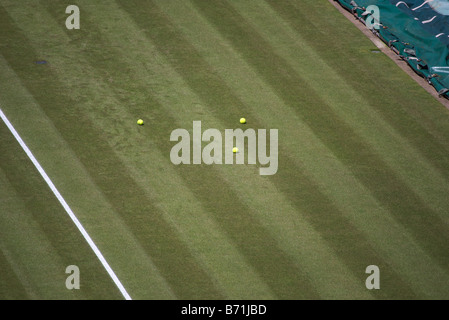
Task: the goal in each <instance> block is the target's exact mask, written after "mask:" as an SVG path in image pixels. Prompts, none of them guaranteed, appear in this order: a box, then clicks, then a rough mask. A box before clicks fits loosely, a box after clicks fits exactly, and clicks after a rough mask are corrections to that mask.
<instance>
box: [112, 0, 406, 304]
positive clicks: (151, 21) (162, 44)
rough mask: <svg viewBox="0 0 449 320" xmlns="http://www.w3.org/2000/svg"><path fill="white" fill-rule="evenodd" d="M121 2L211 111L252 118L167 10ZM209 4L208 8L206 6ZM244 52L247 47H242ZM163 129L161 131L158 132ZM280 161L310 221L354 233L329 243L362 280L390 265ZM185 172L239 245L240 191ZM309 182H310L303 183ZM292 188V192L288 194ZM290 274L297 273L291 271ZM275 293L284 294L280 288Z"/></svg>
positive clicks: (282, 180) (282, 178)
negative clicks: (370, 269)
mask: <svg viewBox="0 0 449 320" xmlns="http://www.w3.org/2000/svg"><path fill="white" fill-rule="evenodd" d="M120 4H121V5H122V7H123V8H125V9H126V10H127V11H128V12H129V13H130V15H131V16H132V17H133V18H134V20H135V21H136V23H137V24H138V25H139V26H140V27H141V28H142V29H143V30H145V31H146V34H147V36H148V37H149V38H150V39H151V40H152V42H153V43H154V44H155V45H156V46H157V48H158V51H159V52H160V53H162V54H164V55H165V56H166V58H167V60H168V61H169V62H170V63H171V64H172V66H173V67H174V68H175V69H176V70H177V72H178V73H180V74H181V76H182V77H183V79H184V80H185V81H186V83H188V85H189V86H190V88H191V89H192V90H193V91H194V92H195V93H196V94H197V95H199V96H200V97H201V98H202V99H203V100H204V101H205V102H206V103H207V107H208V110H210V111H211V112H212V113H213V114H214V115H215V116H216V117H218V118H220V120H222V121H223V123H225V124H227V125H229V126H230V127H231V128H232V127H235V120H233V119H238V115H239V114H242V112H243V113H244V114H249V113H248V112H247V110H245V105H244V103H243V102H242V101H240V100H239V99H238V98H237V97H236V96H235V95H234V94H233V92H232V90H230V89H229V87H227V86H226V84H225V83H224V81H222V80H221V79H220V78H219V76H216V75H215V74H216V71H215V70H214V69H213V67H212V66H210V65H208V64H207V63H206V62H205V61H204V60H203V59H202V57H201V55H200V54H199V53H198V52H197V51H196V50H195V48H193V46H192V45H191V44H190V43H189V42H188V41H187V40H186V39H185V38H183V37H182V35H181V32H180V31H179V30H178V29H177V28H176V27H175V26H174V25H173V24H172V22H171V21H170V20H169V18H168V17H167V16H165V15H164V13H163V12H161V11H160V10H159V9H158V8H157V7H156V6H154V5H153V4H151V3H150V2H148V4H147V5H146V6H145V8H139V9H138V6H137V5H136V3H133V2H132V1H131V2H130V1H126V3H125V2H124V1H123V2H121V3H120ZM204 4H205V5H207V4H206V3H204ZM143 9H144V10H143ZM221 9H223V8H220V10H219V13H217V14H219V16H220V17H224V16H227V15H235V14H236V13H235V12H231V13H228V12H227V10H226V9H225V10H221ZM217 10H218V9H217ZM206 17H207V15H206ZM208 18H209V17H208ZM215 18H216V19H218V21H220V23H222V24H223V25H224V26H227V25H229V24H231V22H227V21H221V20H222V19H223V18H219V17H214V18H211V19H215ZM217 23H218V22H217ZM167 34H169V35H170V36H166V35H167ZM235 34H236V37H241V38H242V41H243V42H245V41H246V40H247V39H244V38H243V36H242V34H244V33H243V32H240V33H239V32H235ZM238 48H239V49H241V48H240V47H238ZM272 62H273V59H271V58H270V59H265V60H264V61H263V62H262V64H263V65H264V66H267V65H270V63H272ZM274 62H276V59H274ZM270 70H271V68H270ZM279 70H282V69H279ZM141 89H143V88H141ZM151 105H152V106H153V107H154V106H156V105H157V102H156V101H153V100H152V101H151ZM254 127H264V126H263V125H261V124H259V123H254ZM159 131H160V130H155V132H159ZM281 132H282V129H281ZM286 138H287V137H286V136H283V137H282V136H281V137H280V140H281V141H282V139H286ZM281 144H282V143H281ZM160 148H166V145H165V144H163V145H161V146H160ZM168 152H169V149H167V150H166V151H165V153H166V154H168ZM280 159H281V161H282V163H281V167H280V168H281V169H280V170H281V172H282V171H283V170H285V169H286V168H291V169H290V170H289V171H288V172H287V171H284V174H282V173H278V175H279V178H278V176H276V177H275V178H274V181H275V182H276V183H277V185H278V188H280V189H282V190H283V191H284V192H285V193H286V194H287V195H288V196H289V198H291V200H292V201H293V203H295V204H297V205H298V201H297V199H298V197H299V196H301V194H300V191H301V190H305V191H306V192H310V194H311V195H312V197H311V198H308V199H314V200H313V203H315V204H316V205H317V207H315V208H313V211H312V212H311V213H310V217H309V218H311V217H321V220H315V221H314V225H316V226H320V223H323V224H324V225H325V227H324V229H322V232H327V226H328V223H327V217H326V216H325V215H323V214H326V213H333V212H335V214H334V215H333V217H334V218H335V220H336V223H335V225H336V226H335V227H334V228H336V229H339V230H341V232H340V234H341V235H343V234H344V232H347V233H349V234H350V240H354V241H355V242H356V243H357V244H358V245H357V246H351V247H349V248H348V246H347V243H341V242H338V241H334V240H335V239H332V238H328V239H327V240H328V243H329V245H330V246H331V247H334V248H335V249H336V252H337V254H338V255H339V256H342V257H343V258H344V259H343V260H344V261H345V262H346V263H348V264H349V266H350V267H351V269H352V270H353V271H354V273H356V274H359V275H360V276H359V277H360V279H361V281H362V278H363V279H364V277H365V274H364V273H363V272H364V268H365V267H366V265H363V263H365V261H366V262H368V261H373V260H375V261H377V262H379V264H380V265H387V263H386V262H385V261H384V260H383V259H381V258H380V257H379V256H378V255H377V254H376V253H375V252H374V251H373V250H372V248H371V246H370V245H369V243H368V242H367V241H366V239H365V238H364V237H363V235H362V234H361V233H360V232H358V230H357V229H356V228H355V227H354V226H352V225H351V224H350V223H349V222H348V221H347V220H346V219H345V218H344V217H343V214H342V213H341V212H339V211H338V209H336V208H335V207H334V206H332V205H331V203H330V201H329V200H328V198H327V197H326V196H325V195H323V194H322V193H320V192H319V191H318V189H317V188H314V187H313V186H314V184H313V183H312V182H311V181H310V180H309V179H306V178H305V177H304V176H303V175H302V174H301V172H302V171H303V170H302V169H301V168H298V167H297V166H296V165H295V164H294V162H293V161H290V160H289V157H288V153H287V152H285V150H281V152H280ZM179 170H180V173H181V174H182V175H183V177H184V178H185V179H186V181H188V183H189V184H190V185H192V186H195V188H194V191H195V194H196V195H197V197H198V198H200V199H202V201H203V202H204V203H205V205H206V206H209V207H210V208H211V212H220V211H221V210H222V211H223V213H222V214H220V215H218V216H217V217H216V219H218V221H219V223H220V224H221V225H222V226H223V228H224V230H227V232H228V233H229V234H230V236H231V237H233V238H234V239H236V241H237V242H238V241H239V240H238V238H235V237H236V235H238V234H239V233H241V232H242V230H241V229H239V228H241V226H240V225H239V224H237V225H235V226H234V225H231V224H230V222H226V221H224V220H223V219H225V218H227V217H229V215H230V214H229V213H227V212H228V211H230V212H232V211H236V212H235V214H232V215H231V217H232V219H230V220H231V221H239V220H241V219H243V218H242V217H241V216H242V214H240V213H239V212H240V209H233V208H231V207H230V206H229V203H228V202H227V201H232V200H231V199H232V196H231V194H232V193H233V192H234V191H233V189H232V187H230V186H228V185H227V183H226V182H224V181H223V182H222V181H221V180H220V179H218V178H217V177H216V176H213V174H212V173H211V172H210V171H212V170H213V169H208V168H203V167H200V168H196V167H193V168H187V167H181V168H179ZM197 175H198V176H197ZM217 180H218V181H220V183H219V184H218V183H217V184H216V183H215V182H214V181H217ZM304 181H305V183H303V182H304ZM192 182H195V183H192ZM298 183H299V184H300V185H301V188H302V187H305V188H302V189H301V190H300V189H298V188H295V186H296V185H298ZM306 186H307V187H306ZM290 187H292V188H290ZM284 189H286V190H284ZM287 190H290V191H289V192H287ZM226 195H227V196H226ZM221 198H223V199H224V200H222V199H221ZM222 201H223V202H222ZM217 202H219V203H223V204H222V208H221V210H220V206H218V205H217ZM232 203H233V205H232V207H234V206H236V207H239V206H240V205H242V208H245V206H244V205H243V204H240V203H238V204H235V200H233V202H232ZM298 208H299V209H302V208H303V206H299V205H298ZM244 212H246V214H245V216H246V217H245V218H246V219H248V216H249V215H250V214H251V213H250V212H251V211H247V210H245V211H244ZM220 218H221V219H220ZM254 220H255V218H254ZM251 221H253V219H251ZM251 223H253V222H251ZM245 225H250V224H245ZM255 231H256V230H254V232H255ZM263 232H265V231H263ZM255 234H260V235H262V232H261V231H259V232H257V233H255ZM242 240H243V239H242ZM298 241H299V240H298ZM248 245H249V244H248V243H245V241H243V242H241V243H240V244H239V246H240V247H241V250H242V252H243V253H245V254H246V255H250V256H251V250H250V249H249V248H248V247H247V246H248ZM268 247H269V246H268ZM350 248H352V249H353V251H350V252H348V251H347V249H350ZM265 254H266V253H265ZM360 257H369V258H367V259H362V261H364V262H363V263H362V264H360V263H359V264H357V259H360ZM350 259H351V260H352V262H350V261H349V260H350ZM255 267H257V268H259V269H260V266H259V263H257V262H256V264H255ZM261 272H262V275H263V274H264V273H263V272H266V271H263V270H261ZM290 274H292V273H291V272H290ZM391 277H392V278H394V279H395V283H396V284H397V283H401V286H400V287H401V289H404V291H403V292H402V293H403V295H404V296H410V295H411V294H410V293H409V290H408V287H407V285H406V284H404V283H403V282H401V280H400V278H399V277H398V276H397V275H396V274H394V272H392V273H391ZM264 278H266V279H268V278H269V277H268V276H267V277H264ZM363 281H364V280H363ZM361 283H363V282H361ZM273 285H274V284H273ZM275 289H276V290H279V288H275ZM281 294H282V292H281ZM380 294H381V295H382V294H387V295H388V294H389V293H388V291H384V292H382V293H380ZM393 294H394V293H393Z"/></svg>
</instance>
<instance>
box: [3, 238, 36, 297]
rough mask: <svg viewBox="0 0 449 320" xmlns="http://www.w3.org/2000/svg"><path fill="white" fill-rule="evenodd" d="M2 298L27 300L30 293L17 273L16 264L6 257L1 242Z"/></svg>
mask: <svg viewBox="0 0 449 320" xmlns="http://www.w3.org/2000/svg"><path fill="white" fill-rule="evenodd" d="M0 269H1V270H2V272H0V283H1V284H2V285H1V286H0V299H1V300H25V299H29V298H30V295H29V294H28V292H27V289H26V288H25V287H24V285H23V283H22V280H20V279H19V277H18V275H17V273H16V266H14V265H13V264H11V262H10V261H9V260H8V259H7V258H6V257H5V254H4V252H3V248H2V243H0Z"/></svg>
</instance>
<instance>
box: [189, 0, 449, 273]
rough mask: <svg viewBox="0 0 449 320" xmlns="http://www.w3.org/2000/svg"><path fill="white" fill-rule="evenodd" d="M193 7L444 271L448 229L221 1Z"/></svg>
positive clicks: (448, 238) (237, 13)
mask: <svg viewBox="0 0 449 320" xmlns="http://www.w3.org/2000/svg"><path fill="white" fill-rule="evenodd" d="M192 2H193V3H194V4H195V5H196V7H197V8H198V9H199V10H200V11H201V12H202V14H203V15H204V16H205V17H206V18H207V19H208V20H209V22H210V23H211V24H213V25H214V26H215V27H216V29H217V30H218V31H219V32H220V33H221V34H222V35H223V36H224V37H225V38H226V39H227V40H228V41H229V42H230V43H232V44H233V46H234V47H235V48H237V49H238V51H239V52H240V53H241V54H242V56H243V57H244V58H245V60H246V61H247V62H248V63H249V64H250V65H252V66H253V67H254V68H255V69H256V70H257V71H258V73H259V74H260V76H261V77H262V78H263V79H265V80H266V81H267V82H268V83H270V84H271V86H272V87H273V89H274V91H275V92H276V93H277V94H278V95H279V96H280V97H281V98H282V99H283V100H284V101H285V103H286V104H287V105H289V106H290V107H292V109H293V110H295V112H296V113H297V114H298V116H299V117H300V118H301V119H302V120H303V121H304V123H306V124H307V125H308V126H309V127H310V128H311V129H312V130H313V132H314V134H315V135H316V136H317V137H318V138H319V139H320V140H321V141H322V142H323V143H324V144H325V145H326V146H327V147H328V148H329V149H330V150H331V151H332V152H333V153H334V155H336V156H337V157H338V158H339V159H340V161H341V162H342V163H344V164H345V165H346V166H347V167H348V169H349V170H351V172H352V173H353V174H354V176H355V177H357V178H358V180H360V181H361V182H362V183H363V184H364V185H365V186H366V187H367V188H368V189H369V190H370V191H371V193H372V194H373V195H374V196H375V198H376V199H377V200H378V201H379V202H381V203H382V204H383V205H384V206H385V207H386V208H387V209H389V211H390V212H391V214H392V216H393V217H394V218H395V219H396V220H397V221H398V222H400V223H401V224H403V225H404V227H405V228H406V229H408V230H409V231H410V233H411V234H413V236H414V237H415V238H416V239H417V240H418V243H419V244H420V245H421V246H422V247H423V248H424V249H425V250H426V251H428V253H429V254H431V255H432V256H433V257H434V258H435V260H436V261H437V262H439V263H440V265H441V266H442V267H444V268H446V267H447V265H448V263H449V252H448V251H447V248H446V245H447V243H449V232H448V229H449V228H448V226H447V224H446V223H445V222H444V221H443V220H442V219H441V218H440V217H439V216H438V215H437V214H436V213H435V212H434V211H433V210H431V209H430V208H429V207H428V206H427V204H426V203H424V202H423V201H422V200H421V199H419V198H418V196H417V195H416V194H415V193H414V192H413V190H411V189H410V188H409V187H407V185H406V184H405V183H404V182H403V181H401V180H400V179H399V178H398V177H397V175H396V173H395V172H394V170H392V169H391V168H389V167H388V165H387V164H386V163H385V161H383V159H382V158H381V157H380V156H379V155H377V154H376V153H375V152H374V151H373V150H372V149H371V147H370V146H369V145H368V144H367V143H366V142H365V141H364V140H363V139H362V138H360V137H359V136H358V135H357V134H356V133H355V132H354V130H353V129H352V128H351V127H350V125H348V124H347V123H346V122H345V120H344V119H342V118H341V117H339V116H338V115H337V114H336V113H335V112H333V110H332V108H331V107H330V106H329V105H327V104H326V102H325V101H323V99H321V97H320V96H319V95H318V94H317V93H315V92H314V91H313V90H312V88H310V86H309V85H308V84H307V82H306V81H304V79H303V78H301V77H300V76H299V75H298V74H297V73H296V72H295V70H293V69H292V68H291V67H290V65H289V64H288V63H287V62H286V61H285V60H284V59H283V58H281V57H280V56H278V55H277V54H276V53H274V51H273V49H272V47H271V46H270V44H269V43H268V42H266V41H265V40H264V39H263V38H262V37H261V36H260V34H258V32H257V31H256V30H254V29H253V28H252V26H251V25H250V24H248V23H247V22H246V21H245V20H244V19H243V18H242V16H241V15H240V14H239V12H237V11H236V10H234V9H233V7H232V6H230V5H229V4H228V3H227V2H225V1H208V2H203V1H195V0H193V1H192ZM268 65H269V66H270V67H267V66H268Z"/></svg>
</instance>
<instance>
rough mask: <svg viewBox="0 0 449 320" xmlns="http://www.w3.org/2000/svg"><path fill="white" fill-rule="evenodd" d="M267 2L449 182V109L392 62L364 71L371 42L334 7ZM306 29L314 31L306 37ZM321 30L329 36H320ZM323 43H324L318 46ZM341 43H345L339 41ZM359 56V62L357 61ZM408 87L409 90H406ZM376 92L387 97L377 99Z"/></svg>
mask: <svg viewBox="0 0 449 320" xmlns="http://www.w3.org/2000/svg"><path fill="white" fill-rule="evenodd" d="M266 2H267V3H268V4H269V5H270V6H271V7H272V8H273V9H274V10H275V11H276V12H278V13H279V15H280V16H282V17H283V18H284V19H285V21H288V23H289V24H290V25H291V26H292V28H293V29H294V30H296V31H297V32H298V33H300V34H301V36H302V38H303V39H304V41H305V42H306V43H307V44H308V45H309V46H311V47H313V48H314V50H315V52H316V53H317V55H318V56H320V58H321V59H323V60H325V61H326V63H327V64H328V65H329V66H331V67H332V68H333V69H334V70H336V71H337V72H338V74H339V75H340V76H341V77H343V78H344V79H345V81H346V82H347V83H348V84H349V85H351V86H352V87H353V88H354V89H355V90H356V91H357V92H359V93H360V94H361V95H362V96H363V97H364V99H365V101H367V102H368V103H369V104H370V105H371V106H372V107H373V108H374V110H375V112H377V113H378V114H379V115H381V116H382V118H383V119H384V121H386V122H387V123H389V124H390V125H391V126H392V127H394V128H395V129H396V130H397V131H399V132H400V133H401V134H402V136H403V137H405V138H407V139H408V140H409V143H411V144H412V145H414V146H415V150H417V151H418V152H420V154H421V156H423V157H425V159H426V160H427V161H428V162H429V163H431V164H432V165H433V166H434V167H435V168H437V169H438V170H439V171H440V172H441V174H443V175H444V177H445V178H446V179H447V178H448V177H449V168H448V167H447V165H446V164H447V163H448V160H449V155H448V154H449V146H448V145H447V143H446V141H447V140H448V138H449V128H448V127H447V125H446V121H445V120H444V119H446V118H447V116H448V114H449V111H448V110H447V109H446V108H444V107H443V106H442V105H441V104H439V103H438V102H437V101H435V99H433V98H432V97H429V95H428V94H427V92H426V91H425V90H424V89H422V88H421V87H420V86H419V85H418V84H416V83H415V82H414V81H413V80H412V79H410V78H409V77H408V76H407V75H406V74H405V73H403V72H402V71H399V69H398V67H397V66H396V65H395V64H394V63H393V62H392V61H390V60H389V58H388V57H383V56H382V55H379V56H378V59H379V60H381V61H383V62H384V64H385V65H386V66H388V69H384V68H369V70H370V71H369V72H363V71H361V70H365V69H366V66H370V65H371V64H372V62H371V61H370V59H371V57H372V55H369V54H366V55H363V54H360V51H359V50H360V48H366V50H368V49H367V47H368V46H370V41H369V40H368V39H366V38H365V37H364V36H363V35H362V34H360V32H359V31H358V30H357V28H355V27H354V26H352V25H351V23H350V22H349V21H346V18H345V17H344V16H342V15H341V14H340V13H339V12H338V11H336V10H335V8H333V7H332V6H329V4H328V3H326V2H322V3H319V2H315V1H308V0H307V1H301V2H300V3H299V2H295V1H290V0H288V1H284V2H283V3H282V4H280V3H279V2H278V1H273V0H266ZM317 11H320V12H323V15H324V14H325V16H326V17H327V19H321V20H319V22H318V21H317V20H313V19H311V18H310V17H312V16H313V14H315V12H317ZM343 25H346V26H347V28H345V33H339V32H338V30H341V29H342V26H343ZM304 26H309V27H308V28H309V30H314V31H312V32H304ZM321 29H325V30H326V31H325V32H319V31H318V30H321ZM337 32H338V33H337ZM317 37H319V39H320V41H316V39H317ZM336 37H338V38H341V39H342V40H340V41H335V38H336ZM330 44H333V48H334V50H328V48H329V45H330ZM344 44H349V45H344ZM354 56H357V57H358V59H354V58H353V57H354ZM405 83H406V84H407V85H402V84H405ZM372 88H376V89H377V90H379V92H383V94H373V91H372Z"/></svg>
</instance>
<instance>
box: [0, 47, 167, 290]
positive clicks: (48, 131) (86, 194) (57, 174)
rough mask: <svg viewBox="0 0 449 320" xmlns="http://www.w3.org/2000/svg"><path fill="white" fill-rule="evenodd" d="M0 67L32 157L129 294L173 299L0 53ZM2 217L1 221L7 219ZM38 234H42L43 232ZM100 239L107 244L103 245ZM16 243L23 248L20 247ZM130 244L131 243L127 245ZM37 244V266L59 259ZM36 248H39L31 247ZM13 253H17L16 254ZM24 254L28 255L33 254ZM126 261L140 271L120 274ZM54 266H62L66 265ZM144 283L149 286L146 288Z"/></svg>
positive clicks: (2, 93)
mask: <svg viewBox="0 0 449 320" xmlns="http://www.w3.org/2000/svg"><path fill="white" fill-rule="evenodd" d="M0 69H2V73H0V82H3V84H4V85H3V86H2V87H0V104H3V105H8V106H13V105H15V104H17V105H20V106H21V108H20V109H17V108H8V110H7V111H8V114H10V116H11V118H12V119H14V121H15V124H16V127H18V128H20V130H21V134H22V137H23V138H24V139H25V140H26V141H27V143H28V145H29V147H30V148H31V149H33V150H35V152H36V153H35V155H36V157H37V158H39V159H40V160H41V164H42V165H43V166H44V167H46V168H47V170H48V171H47V172H48V173H49V175H51V176H52V178H53V181H54V182H55V184H57V185H58V186H59V188H60V191H61V192H62V193H63V194H65V195H66V200H67V201H68V202H69V203H71V204H72V205H73V206H72V208H73V210H74V211H75V212H77V213H78V215H79V218H80V219H81V220H82V221H83V222H84V224H85V226H86V228H87V230H88V232H89V233H90V234H91V235H92V236H94V238H95V240H96V242H97V244H98V245H99V246H100V247H101V248H102V250H103V254H104V255H105V256H107V257H108V259H109V260H110V262H111V263H112V264H114V269H115V270H116V272H117V274H118V275H119V277H120V278H121V279H122V281H123V282H124V283H125V282H126V287H127V288H128V290H129V291H131V292H133V297H135V298H148V299H154V298H159V299H173V298H174V297H175V296H174V293H173V292H171V290H170V288H169V286H168V284H167V283H166V282H165V280H164V278H163V277H162V276H161V275H160V274H159V273H158V271H157V268H156V267H155V266H154V264H153V262H152V261H151V258H150V257H149V256H148V255H147V253H146V252H145V251H144V250H143V249H142V248H141V246H140V245H139V243H138V241H137V240H136V239H135V237H134V235H133V234H132V232H131V231H130V230H129V229H128V228H127V227H124V225H123V221H122V219H121V217H120V216H119V214H118V213H117V212H116V211H115V210H114V208H113V207H112V206H111V205H110V204H109V203H108V201H107V200H106V199H105V196H104V194H102V192H101V190H99V188H98V187H97V186H95V184H94V182H93V181H92V180H91V179H90V177H89V175H88V174H87V172H86V169H85V168H84V167H83V165H82V164H81V163H80V162H79V160H78V158H77V156H76V155H75V154H74V152H73V150H71V149H70V147H69V146H68V145H67V143H66V141H64V140H63V138H62V137H61V136H60V134H59V132H58V131H57V129H56V128H54V126H53V124H52V122H51V121H50V120H49V119H48V118H47V117H46V116H45V115H44V114H43V111H42V110H41V108H40V106H39V105H38V104H37V103H36V102H35V101H34V99H33V97H32V96H31V95H30V94H29V92H27V90H26V89H25V88H24V87H23V86H22V84H21V82H20V80H19V79H18V77H17V75H16V74H15V73H14V71H12V70H11V69H10V67H9V66H8V64H7V63H6V62H5V61H4V59H3V57H2V56H1V55H0ZM29 119H33V121H31V122H30V120H29ZM54 159H58V161H57V163H63V164H64V165H63V166H55V160H54ZM73 190H76V192H75V193H74V192H73ZM7 193H8V192H7ZM17 211H18V212H23V214H22V215H21V217H22V218H20V219H19V218H18V220H16V221H19V222H23V223H25V221H23V220H27V221H28V219H27V216H28V213H27V214H25V212H26V210H24V209H19V208H18V209H17ZM92 213H95V214H92ZM104 221H108V228H107V229H106V228H104V226H102V225H103V223H104ZM7 222H8V221H5V223H6V224H7ZM11 223H12V222H11ZM0 225H1V224H0ZM3 226H4V227H5V228H7V229H6V230H8V232H10V233H11V237H14V236H13V234H14V233H16V234H22V233H21V232H20V231H19V230H21V229H23V230H25V229H26V230H27V232H26V234H27V237H29V238H30V239H31V236H32V234H34V233H36V232H37V231H36V230H37V229H39V228H38V226H36V225H35V224H33V223H32V221H31V222H30V223H29V224H27V225H25V226H24V225H23V224H19V223H14V227H13V228H11V227H10V228H8V227H6V226H5V224H4V225H3ZM14 229H16V230H14ZM6 233H7V232H5V233H4V234H5V235H6ZM39 234H42V232H41V231H40V232H39ZM36 236H37V235H36ZM43 236H44V238H45V235H43ZM32 242H33V243H40V242H43V243H45V242H46V241H45V239H40V238H37V239H35V240H33V241H32ZM105 243H106V244H107V246H105V245H104V244H105ZM9 246H14V247H17V248H18V251H19V252H22V253H23V254H25V252H26V250H27V249H28V246H27V244H26V243H23V242H20V241H13V243H11V242H9ZM20 247H22V248H23V249H22V250H21V249H19V248H20ZM130 247H131V248H133V250H132V251H131V250H128V249H129V248H130ZM36 249H41V250H42V251H44V252H46V254H40V255H39V254H37V256H39V257H44V256H45V257H46V258H47V259H48V262H41V263H39V266H41V265H42V266H51V265H52V263H51V261H58V259H57V257H55V256H53V255H51V254H50V253H51V250H50V249H48V248H47V247H46V246H38V247H36ZM30 250H31V249H30ZM35 252H40V251H38V250H36V251H35ZM18 255H20V254H16V255H15V256H18ZM26 255H27V256H29V257H30V258H31V256H32V255H33V254H26ZM117 257H119V259H117ZM52 259H53V260H52ZM33 261H35V260H33ZM72 263H74V262H72ZM61 265H62V264H61ZM130 265H132V267H133V270H134V272H135V273H140V274H144V275H145V276H144V277H139V278H138V279H137V278H136V277H135V276H134V275H127V276H128V277H126V278H125V277H124V275H125V274H124V273H123V272H122V270H128V269H129V266H130ZM42 268H44V267H39V268H38V269H42ZM58 268H59V269H60V270H64V269H65V266H63V267H58ZM47 269H48V268H47ZM48 270H49V269H48ZM60 270H59V271H60ZM59 271H57V270H56V271H54V269H53V271H48V272H50V273H51V272H53V274H58V272H59ZM83 278H84V277H83ZM39 279H40V281H36V282H34V285H35V286H36V287H41V286H47V284H48V287H49V288H50V287H51V285H52V284H53V283H54V282H58V283H63V282H64V281H65V280H64V279H63V280H62V281H61V282H59V281H60V280H58V279H55V278H54V277H53V280H54V281H53V282H52V281H43V282H42V279H43V276H42V277H40V278H39ZM145 288H151V290H148V289H145ZM42 292H44V293H46V292H47V293H48V292H52V293H53V292H55V293H56V292H58V290H54V289H48V290H44V289H43V291H42ZM142 293H143V294H142ZM118 297H119V295H118Z"/></svg>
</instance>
